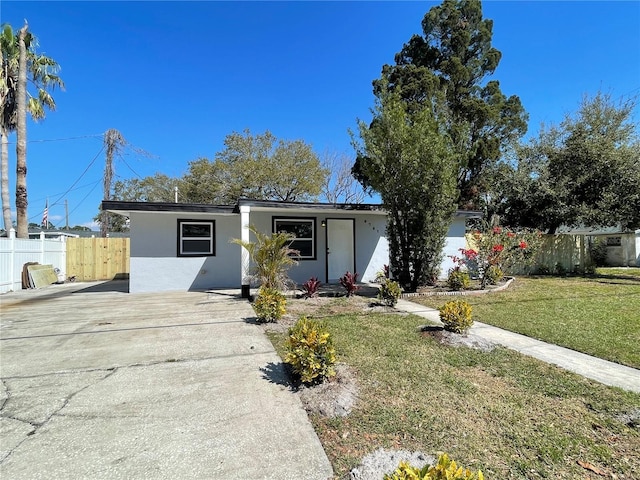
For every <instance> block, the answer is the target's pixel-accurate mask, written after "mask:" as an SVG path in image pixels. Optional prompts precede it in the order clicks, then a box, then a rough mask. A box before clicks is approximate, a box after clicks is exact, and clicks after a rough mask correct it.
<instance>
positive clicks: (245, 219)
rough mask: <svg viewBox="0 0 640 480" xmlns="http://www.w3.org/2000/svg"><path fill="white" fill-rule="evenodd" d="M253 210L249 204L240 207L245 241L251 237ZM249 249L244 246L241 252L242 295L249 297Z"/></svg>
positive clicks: (241, 235)
mask: <svg viewBox="0 0 640 480" xmlns="http://www.w3.org/2000/svg"><path fill="white" fill-rule="evenodd" d="M250 212H251V207H250V206H249V205H242V206H241V207H240V239H241V240H242V241H243V242H248V241H249V240H250V238H249V233H250V231H249V213H250ZM249 265H250V259H249V251H248V250H247V249H246V248H244V247H242V252H241V254H240V275H241V278H242V296H243V297H249V295H250V290H249V285H250V279H249Z"/></svg>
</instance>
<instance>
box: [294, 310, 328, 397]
mask: <svg viewBox="0 0 640 480" xmlns="http://www.w3.org/2000/svg"><path fill="white" fill-rule="evenodd" d="M285 349H286V355H285V358H284V361H285V363H288V364H289V365H291V367H292V369H293V371H294V373H295V374H297V375H299V376H300V380H302V382H303V383H307V384H311V383H319V382H322V381H323V380H324V379H325V378H329V377H333V376H334V375H335V374H336V371H335V370H334V365H335V363H336V351H335V348H334V347H333V340H332V338H331V335H330V334H329V332H328V331H327V329H326V327H325V326H324V325H323V324H321V323H318V322H316V321H314V320H310V319H308V318H307V317H300V319H299V320H298V321H297V322H296V324H295V325H294V326H293V327H291V328H289V336H288V337H287V340H286V341H285Z"/></svg>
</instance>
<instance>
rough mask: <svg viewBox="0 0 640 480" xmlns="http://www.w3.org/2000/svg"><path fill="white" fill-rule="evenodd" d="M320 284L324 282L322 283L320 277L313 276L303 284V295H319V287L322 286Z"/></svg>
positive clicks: (305, 296) (307, 296)
mask: <svg viewBox="0 0 640 480" xmlns="http://www.w3.org/2000/svg"><path fill="white" fill-rule="evenodd" d="M320 285H322V283H320V280H318V277H311V278H310V279H309V280H307V281H306V282H304V283H303V284H302V290H303V292H304V293H303V294H302V296H303V297H304V298H311V297H316V296H318V289H319V288H320Z"/></svg>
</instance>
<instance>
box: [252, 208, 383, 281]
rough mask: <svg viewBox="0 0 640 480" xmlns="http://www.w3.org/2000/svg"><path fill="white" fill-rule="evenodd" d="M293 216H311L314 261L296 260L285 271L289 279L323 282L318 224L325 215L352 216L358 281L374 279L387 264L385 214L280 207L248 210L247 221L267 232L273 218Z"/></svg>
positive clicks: (323, 256)
mask: <svg viewBox="0 0 640 480" xmlns="http://www.w3.org/2000/svg"><path fill="white" fill-rule="evenodd" d="M274 217H278V218H282V217H295V218H313V219H315V224H316V258H315V260H300V261H299V262H298V265H297V266H295V267H293V268H292V269H291V270H290V271H289V276H290V277H291V279H292V280H293V281H294V282H296V283H298V284H301V283H304V282H306V281H307V280H308V279H309V278H311V277H318V279H319V280H320V281H321V282H322V283H325V282H326V276H327V261H326V251H327V236H326V230H325V228H323V227H322V226H321V223H322V220H325V219H327V218H344V219H355V222H354V225H355V244H356V246H355V262H356V265H355V270H356V271H357V272H358V273H359V274H360V275H359V277H358V280H359V281H365V282H370V281H373V280H374V279H375V275H376V273H377V272H378V271H380V270H382V267H383V265H385V264H388V263H389V251H388V248H387V241H386V237H385V228H386V217H385V216H384V215H380V214H372V213H357V214H354V212H348V211H347V212H340V211H328V212H327V213H326V214H322V213H321V214H318V213H317V212H308V213H305V212H302V213H301V212H290V211H287V210H286V209H283V211H282V212H281V213H274V212H269V211H251V224H252V225H255V226H256V227H257V228H258V229H260V230H262V231H264V232H271V231H272V226H273V218H274Z"/></svg>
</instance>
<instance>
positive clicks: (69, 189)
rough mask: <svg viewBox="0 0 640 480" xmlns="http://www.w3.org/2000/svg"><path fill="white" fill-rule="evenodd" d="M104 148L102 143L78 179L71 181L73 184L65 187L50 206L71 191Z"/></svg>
mask: <svg viewBox="0 0 640 480" xmlns="http://www.w3.org/2000/svg"><path fill="white" fill-rule="evenodd" d="M103 150H104V145H102V147H101V148H100V151H99V152H98V153H97V154H96V156H95V157H93V160H91V162H90V163H89V165H87V168H85V169H84V172H82V174H81V175H80V176H79V177H78V179H77V180H76V181H75V182H73V184H72V185H71V186H70V187H69V188H68V189H67V191H66V192H64V193H63V194H62V195H60V196H59V197H58V198H57V199H56V200H55V201H54V202H53V203H52V204H51V206H52V207H53V206H54V205H57V204H58V202H59V201H60V199H61V198H63V197H64V196H65V195H66V194H67V193H69V192H70V191H71V189H72V188H73V187H75V186H76V184H77V183H78V182H79V181H80V179H81V178H82V177H84V175H85V173H87V172H88V171H89V169H90V168H91V166H92V165H93V164H94V163H95V161H96V160H97V159H98V157H99V156H100V154H101V153H102V151H103Z"/></svg>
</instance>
